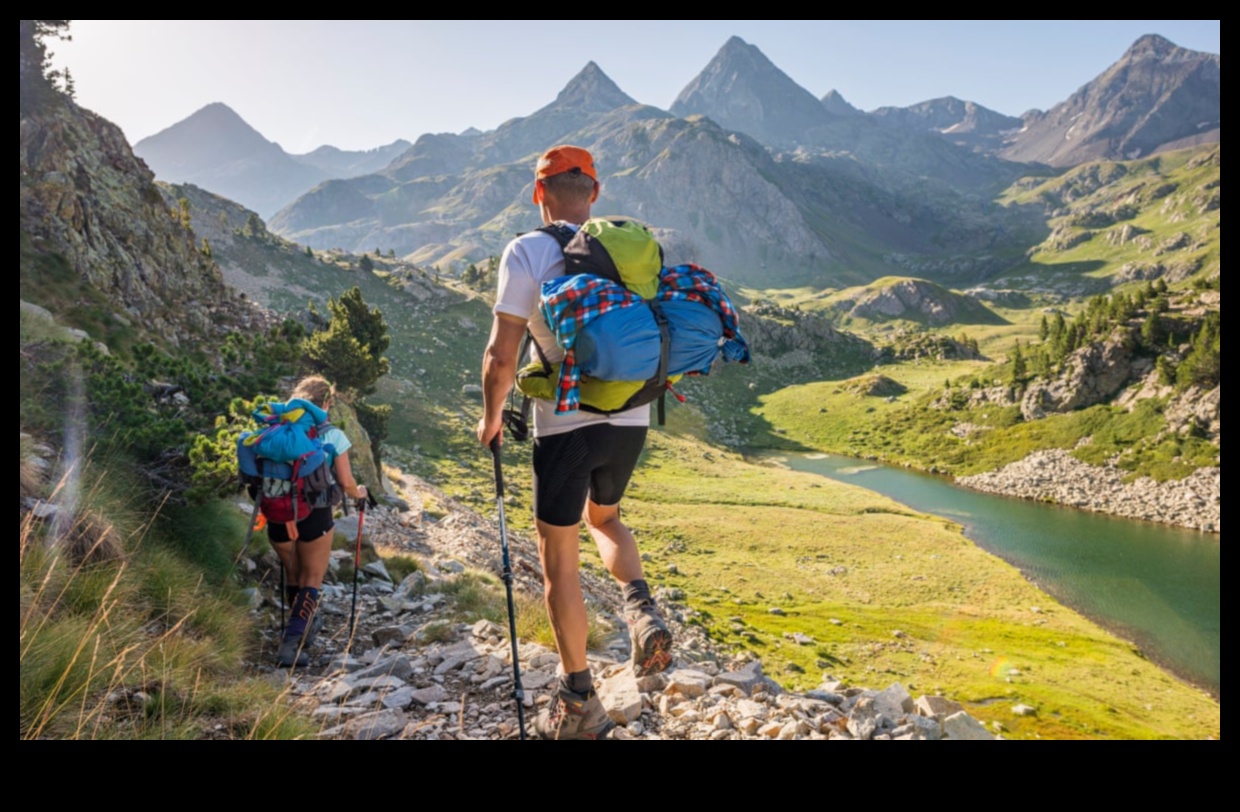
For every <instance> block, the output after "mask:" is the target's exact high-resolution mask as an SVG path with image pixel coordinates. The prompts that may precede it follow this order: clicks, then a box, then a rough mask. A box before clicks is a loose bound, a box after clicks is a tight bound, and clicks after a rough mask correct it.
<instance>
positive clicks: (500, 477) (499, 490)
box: [491, 434, 504, 499]
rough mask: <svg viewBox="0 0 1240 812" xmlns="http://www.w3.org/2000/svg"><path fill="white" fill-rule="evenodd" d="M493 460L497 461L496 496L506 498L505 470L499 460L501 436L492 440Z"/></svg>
mask: <svg viewBox="0 0 1240 812" xmlns="http://www.w3.org/2000/svg"><path fill="white" fill-rule="evenodd" d="M491 459H492V460H494V461H495V495H496V496H498V497H500V498H501V499H502V498H503V496H504V468H503V466H502V465H501V464H500V459H499V435H498V434H497V435H496V436H494V437H492V438H491Z"/></svg>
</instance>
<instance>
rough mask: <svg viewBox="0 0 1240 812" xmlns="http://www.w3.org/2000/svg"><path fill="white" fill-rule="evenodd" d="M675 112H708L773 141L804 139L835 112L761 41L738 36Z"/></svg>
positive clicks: (783, 142) (729, 124)
mask: <svg viewBox="0 0 1240 812" xmlns="http://www.w3.org/2000/svg"><path fill="white" fill-rule="evenodd" d="M671 112H672V113H673V114H674V115H677V116H681V117H685V116H689V115H694V114H702V115H706V116H709V117H710V118H712V119H714V120H715V121H716V122H717V123H718V124H720V125H722V126H723V127H725V128H727V129H729V130H740V131H741V132H743V133H746V134H747V135H751V136H753V137H754V138H757V139H758V140H759V141H763V142H765V143H767V144H775V145H781V146H782V145H786V144H792V143H796V142H798V141H799V140H800V139H801V137H802V136H803V135H804V134H805V132H806V131H807V130H809V129H811V128H813V127H817V126H820V125H823V124H826V123H827V122H828V121H829V120H830V118H831V114H830V113H829V112H827V110H826V108H825V107H824V106H823V103H822V102H820V101H819V100H818V99H816V98H814V95H813V94H812V93H810V92H809V91H808V90H806V89H805V88H803V87H801V86H800V85H798V84H797V83H796V82H795V81H793V80H792V78H791V77H789V76H788V74H786V73H784V72H783V71H782V70H780V69H779V68H778V67H776V65H775V63H773V62H771V60H770V59H768V58H767V57H766V54H764V53H762V51H761V50H759V49H758V47H757V46H755V45H750V44H749V43H747V42H745V41H744V40H743V39H741V38H740V37H732V38H730V39H729V40H728V41H727V42H725V43H724V44H723V47H722V48H720V49H719V52H718V53H717V54H715V57H714V58H713V59H712V60H711V61H710V63H709V64H707V66H706V67H705V68H703V69H702V72H701V73H699V74H698V75H697V76H696V77H695V78H694V79H693V81H691V82H690V83H689V84H688V85H686V86H685V89H684V90H682V91H681V92H680V95H679V96H677V97H676V101H675V102H674V103H673V104H672V110H671Z"/></svg>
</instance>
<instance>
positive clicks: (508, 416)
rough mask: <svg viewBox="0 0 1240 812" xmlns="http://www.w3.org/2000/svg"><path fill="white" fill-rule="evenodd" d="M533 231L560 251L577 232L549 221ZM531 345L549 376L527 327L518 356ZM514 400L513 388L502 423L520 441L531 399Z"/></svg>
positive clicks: (543, 356) (544, 359)
mask: <svg viewBox="0 0 1240 812" xmlns="http://www.w3.org/2000/svg"><path fill="white" fill-rule="evenodd" d="M535 231H540V232H542V233H543V234H546V235H548V236H550V237H552V238H553V239H554V240H555V241H556V242H557V243H559V245H560V251H563V250H564V248H565V247H566V246H567V245H568V244H569V243H570V242H572V239H573V237H575V236H577V232H576V231H575V230H574V229H572V228H569V227H568V226H567V225H565V224H564V223H551V224H550V225H545V226H543V227H542V228H538V229H535ZM526 233H532V232H526ZM565 270H566V271H567V263H566V264H565ZM531 346H533V347H534V352H535V353H537V354H538V360H539V361H541V362H542V366H543V372H545V373H546V374H547V375H548V376H550V375H551V362H549V361H548V360H547V354H546V353H545V352H543V348H542V347H540V346H539V345H538V342H537V341H535V340H534V334H533V333H531V332H530V331H529V329H528V328H527V329H526V331H525V342H524V343H523V344H522V345H521V352H520V354H519V355H518V357H519V358H528V357H529V354H530V347H531ZM514 401H515V390H514V392H513V393H510V395H509V400H508V406H509V408H507V409H505V410H504V423H505V424H506V425H507V426H508V433H509V434H510V435H511V436H512V439H514V440H516V441H517V442H519V443H521V442H525V441H526V440H528V439H529V436H530V406H531V403H532V401H531V399H530V397H529V395H522V396H521V408H520V409H517V408H515V402H514Z"/></svg>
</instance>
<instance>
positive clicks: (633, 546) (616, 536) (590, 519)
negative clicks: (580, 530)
mask: <svg viewBox="0 0 1240 812" xmlns="http://www.w3.org/2000/svg"><path fill="white" fill-rule="evenodd" d="M582 518H583V519H585V522H586V527H587V528H588V529H589V530H590V535H591V536H593V537H594V543H595V544H596V545H597V546H598V554H599V555H600V556H602V557H603V566H605V567H607V571H608V572H610V573H611V576H612V577H613V578H615V579H616V580H617V581H619V582H620V583H621V584H628V583H632V582H633V581H637V580H641V578H642V559H641V555H640V554H639V553H638V552H637V542H636V541H635V540H634V539H633V534H632V533H630V532H629V529H628V528H627V527H625V526H624V525H623V524H622V523H621V522H620V506H619V505H596V504H594V501H593V500H586V509H585V514H584V515H583V516H582Z"/></svg>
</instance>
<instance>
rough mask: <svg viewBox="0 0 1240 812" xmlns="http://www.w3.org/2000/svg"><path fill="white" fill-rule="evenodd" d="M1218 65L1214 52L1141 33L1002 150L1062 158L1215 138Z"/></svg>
mask: <svg viewBox="0 0 1240 812" xmlns="http://www.w3.org/2000/svg"><path fill="white" fill-rule="evenodd" d="M1221 67H1222V60H1221V57H1220V56H1219V55H1218V54H1211V53H1206V52H1203V51H1193V50H1190V49H1188V48H1182V47H1180V46H1178V45H1176V44H1175V43H1173V42H1171V41H1170V40H1168V39H1166V38H1165V37H1160V36H1158V35H1157V34H1146V35H1145V36H1143V37H1141V38H1140V39H1138V40H1137V41H1136V42H1134V43H1133V44H1132V46H1131V47H1130V48H1129V49H1128V50H1127V51H1125V52H1124V55H1123V56H1122V57H1120V59H1119V61H1117V62H1115V63H1114V64H1113V65H1111V66H1110V67H1109V68H1107V69H1106V70H1105V71H1103V72H1102V73H1100V74H1099V75H1098V76H1096V77H1094V78H1093V79H1092V80H1090V81H1089V82H1087V83H1086V84H1085V85H1083V86H1082V87H1081V88H1080V89H1079V90H1077V91H1076V92H1075V93H1073V94H1072V95H1071V96H1070V97H1069V98H1068V99H1066V100H1065V101H1062V102H1060V103H1059V104H1057V105H1055V106H1054V107H1052V108H1051V109H1050V110H1048V111H1047V112H1046V113H1045V114H1044V115H1041V116H1037V117H1035V118H1032V119H1029V120H1027V122H1026V126H1025V127H1024V128H1023V129H1022V130H1021V132H1020V133H1019V135H1018V136H1017V137H1016V138H1015V139H1013V140H1012V141H1011V142H1010V146H1008V148H1006V149H1005V150H1004V152H1003V157H1005V158H1008V159H1010V160H1016V161H1041V162H1043V163H1048V164H1050V165H1052V166H1067V165H1070V164H1076V163H1082V162H1084V161H1096V160H1099V159H1106V160H1123V159H1133V158H1139V157H1144V156H1146V155H1149V154H1151V153H1154V152H1159V151H1162V150H1164V149H1178V148H1181V147H1186V146H1192V145H1195V144H1204V143H1213V142H1217V141H1219V140H1220V137H1221V134H1222V130H1221V126H1222V94H1221V90H1222V83H1221V76H1222V72H1221Z"/></svg>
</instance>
